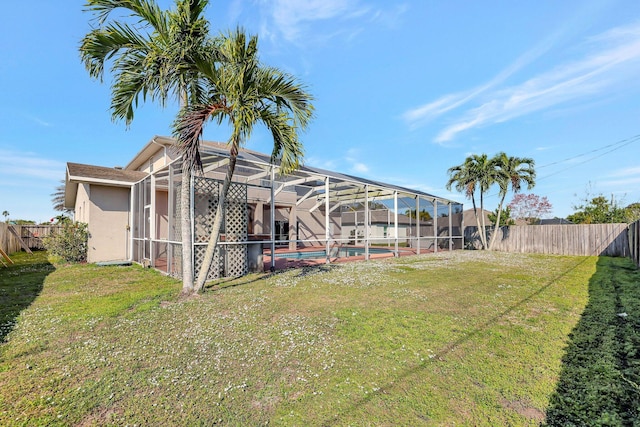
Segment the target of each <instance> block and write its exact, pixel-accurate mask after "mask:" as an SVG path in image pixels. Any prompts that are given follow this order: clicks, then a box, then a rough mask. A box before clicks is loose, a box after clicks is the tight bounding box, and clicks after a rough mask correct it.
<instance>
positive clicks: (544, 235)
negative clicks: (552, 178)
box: [464, 224, 630, 257]
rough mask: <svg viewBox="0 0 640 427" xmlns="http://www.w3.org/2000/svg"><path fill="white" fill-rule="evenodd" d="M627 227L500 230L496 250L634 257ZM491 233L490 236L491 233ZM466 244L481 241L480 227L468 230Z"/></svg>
mask: <svg viewBox="0 0 640 427" xmlns="http://www.w3.org/2000/svg"><path fill="white" fill-rule="evenodd" d="M627 229H628V225H627V224H572V225H522V226H511V227H502V228H500V229H499V230H498V233H499V234H498V237H497V238H496V242H495V245H494V247H493V249H495V250H497V251H501V252H517V253H540V254H556V255H603V256H622V257H628V256H630V250H629V235H628V233H627ZM492 230H493V229H491V230H488V231H489V233H488V234H490V231H492ZM464 235H465V242H473V241H474V240H477V239H478V232H477V227H466V228H465V233H464Z"/></svg>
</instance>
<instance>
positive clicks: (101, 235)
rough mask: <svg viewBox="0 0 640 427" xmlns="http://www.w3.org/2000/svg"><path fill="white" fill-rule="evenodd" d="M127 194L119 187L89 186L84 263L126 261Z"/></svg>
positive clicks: (127, 190)
mask: <svg viewBox="0 0 640 427" xmlns="http://www.w3.org/2000/svg"><path fill="white" fill-rule="evenodd" d="M129 191H130V190H129V188H122V187H107V186H101V185H91V186H90V188H89V195H90V197H89V200H90V203H88V205H89V217H88V218H87V221H86V222H88V223H89V244H88V251H87V261H88V262H101V261H118V260H126V259H128V257H129V254H128V249H127V248H128V244H129V208H130V206H129V204H130V199H129V197H130V196H129ZM79 193H80V192H79ZM89 218H90V221H89ZM83 222H85V221H83Z"/></svg>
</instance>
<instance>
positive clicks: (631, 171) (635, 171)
mask: <svg viewBox="0 0 640 427" xmlns="http://www.w3.org/2000/svg"><path fill="white" fill-rule="evenodd" d="M629 175H640V166H635V167H630V168H624V169H620V170H618V171H615V172H613V173H612V174H611V175H609V176H612V177H616V176H629Z"/></svg>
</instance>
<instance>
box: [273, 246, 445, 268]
mask: <svg viewBox="0 0 640 427" xmlns="http://www.w3.org/2000/svg"><path fill="white" fill-rule="evenodd" d="M350 247H354V246H350ZM359 248H360V249H364V247H361V246H360V247H359ZM324 249H325V248H324V246H311V247H306V248H298V249H296V250H295V251H294V250H291V249H288V248H279V249H276V257H275V258H276V262H275V269H276V270H285V269H287V268H300V267H310V266H314V265H322V264H326V263H327V261H326V258H320V259H297V258H279V257H278V256H277V254H278V253H291V252H317V251H319V250H324ZM372 249H387V247H385V246H374V247H372ZM388 249H389V250H390V251H393V250H394V249H391V248H388ZM430 252H433V251H432V250H426V249H421V250H420V253H421V254H425V253H430ZM415 254H416V250H415V249H413V248H398V256H410V255H415ZM394 256H395V254H394V253H393V252H389V253H370V254H369V259H370V260H371V259H383V258H393V257H394ZM364 260H365V259H364V255H357V256H348V257H330V258H329V263H330V264H333V263H342V262H357V261H364ZM263 262H264V271H269V270H270V268H271V251H269V250H265V251H264V252H263Z"/></svg>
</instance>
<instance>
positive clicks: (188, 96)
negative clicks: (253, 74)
mask: <svg viewBox="0 0 640 427" xmlns="http://www.w3.org/2000/svg"><path fill="white" fill-rule="evenodd" d="M207 4H208V0H175V5H176V8H175V10H169V11H163V10H161V9H160V8H159V7H158V5H157V4H156V2H155V1H154V0H88V2H87V10H88V11H90V12H93V13H94V14H95V22H96V23H97V28H95V29H93V30H92V31H91V32H89V33H88V34H87V35H86V36H85V37H84V38H83V39H82V41H81V45H80V56H81V59H82V61H83V63H84V65H85V67H86V69H87V70H88V72H89V75H90V76H91V77H93V78H95V79H99V80H101V81H102V79H103V76H104V69H105V65H106V63H107V62H110V63H111V64H112V66H111V72H112V74H113V83H112V86H111V90H112V97H111V112H112V118H113V120H124V121H125V123H126V125H127V126H129V124H130V123H131V122H132V120H133V118H134V110H135V107H137V105H138V101H139V100H140V98H142V100H143V101H144V100H146V98H147V97H149V98H150V99H151V100H152V101H158V102H159V103H160V105H161V106H163V107H164V106H165V105H166V103H167V101H169V100H170V99H171V98H174V99H179V101H180V103H181V105H182V106H186V105H189V104H191V103H196V104H198V103H202V102H203V101H204V99H205V98H203V95H204V91H203V84H202V83H203V82H202V79H201V78H200V74H199V71H198V69H197V67H196V62H197V61H213V60H214V58H215V51H216V49H215V44H214V43H213V40H212V39H211V37H210V36H209V22H208V21H207V20H206V19H205V18H204V17H203V14H204V9H205V7H206V6H207ZM117 9H118V10H122V11H125V13H128V14H129V15H130V18H131V20H126V21H118V20H109V17H110V15H111V13H112V12H113V11H115V10H117ZM129 22H133V24H130V23H129ZM191 173H192V164H190V163H184V162H183V165H182V187H181V189H182V192H181V222H182V224H181V228H182V282H183V291H184V292H191V290H192V289H193V252H192V251H193V242H192V235H191V216H190V214H189V212H190V198H189V194H190V182H191Z"/></svg>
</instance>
